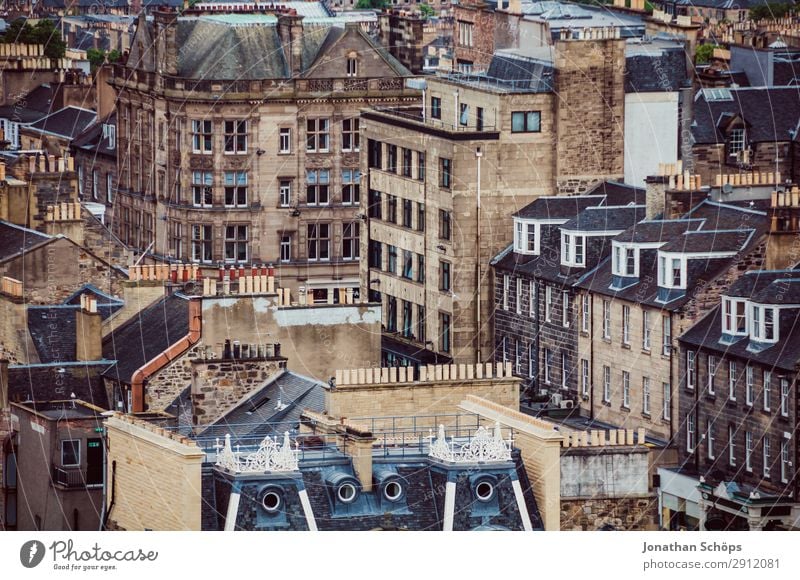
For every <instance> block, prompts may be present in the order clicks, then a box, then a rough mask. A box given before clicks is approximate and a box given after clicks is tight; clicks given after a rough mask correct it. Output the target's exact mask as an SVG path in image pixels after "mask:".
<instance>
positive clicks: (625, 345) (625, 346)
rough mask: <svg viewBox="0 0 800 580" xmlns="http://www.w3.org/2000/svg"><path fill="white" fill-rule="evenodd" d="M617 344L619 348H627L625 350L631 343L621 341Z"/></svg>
mask: <svg viewBox="0 0 800 580" xmlns="http://www.w3.org/2000/svg"><path fill="white" fill-rule="evenodd" d="M619 346H620V348H624V349H627V350H630V349H631V344H630V343H629V342H622V343H620V345H619Z"/></svg>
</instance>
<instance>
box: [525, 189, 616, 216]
mask: <svg viewBox="0 0 800 580" xmlns="http://www.w3.org/2000/svg"><path fill="white" fill-rule="evenodd" d="M604 201H605V197H604V196H602V195H556V196H543V197H540V198H538V199H536V200H534V201H532V202H531V203H529V204H528V205H526V206H525V207H523V208H522V209H521V210H519V211H518V212H517V213H515V214H514V217H519V218H529V219H540V220H557V219H563V220H565V221H566V220H568V219H570V218H573V217H575V215H577V214H578V213H580V212H581V211H583V210H584V209H586V208H587V207H590V206H596V205H602V204H603V202H604Z"/></svg>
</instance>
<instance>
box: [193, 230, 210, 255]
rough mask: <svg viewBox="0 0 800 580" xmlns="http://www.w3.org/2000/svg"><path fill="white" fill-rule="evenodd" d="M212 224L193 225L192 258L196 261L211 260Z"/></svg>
mask: <svg viewBox="0 0 800 580" xmlns="http://www.w3.org/2000/svg"><path fill="white" fill-rule="evenodd" d="M211 243H212V238H211V226H209V225H203V224H195V225H193V226H192V260H193V261H195V262H210V261H211V259H212V254H211Z"/></svg>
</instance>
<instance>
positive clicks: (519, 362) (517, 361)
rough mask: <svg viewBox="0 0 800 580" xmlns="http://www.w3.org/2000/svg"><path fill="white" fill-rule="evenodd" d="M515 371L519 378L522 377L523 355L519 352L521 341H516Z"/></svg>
mask: <svg viewBox="0 0 800 580" xmlns="http://www.w3.org/2000/svg"><path fill="white" fill-rule="evenodd" d="M514 370H515V374H516V375H517V376H522V355H521V353H520V350H519V339H518V338H517V339H514Z"/></svg>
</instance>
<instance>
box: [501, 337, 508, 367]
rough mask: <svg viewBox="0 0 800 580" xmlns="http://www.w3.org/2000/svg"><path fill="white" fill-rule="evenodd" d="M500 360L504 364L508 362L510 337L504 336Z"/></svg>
mask: <svg viewBox="0 0 800 580" xmlns="http://www.w3.org/2000/svg"><path fill="white" fill-rule="evenodd" d="M500 360H502V361H503V364H505V363H507V362H508V337H507V336H504V337H503V340H501V341H500Z"/></svg>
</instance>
